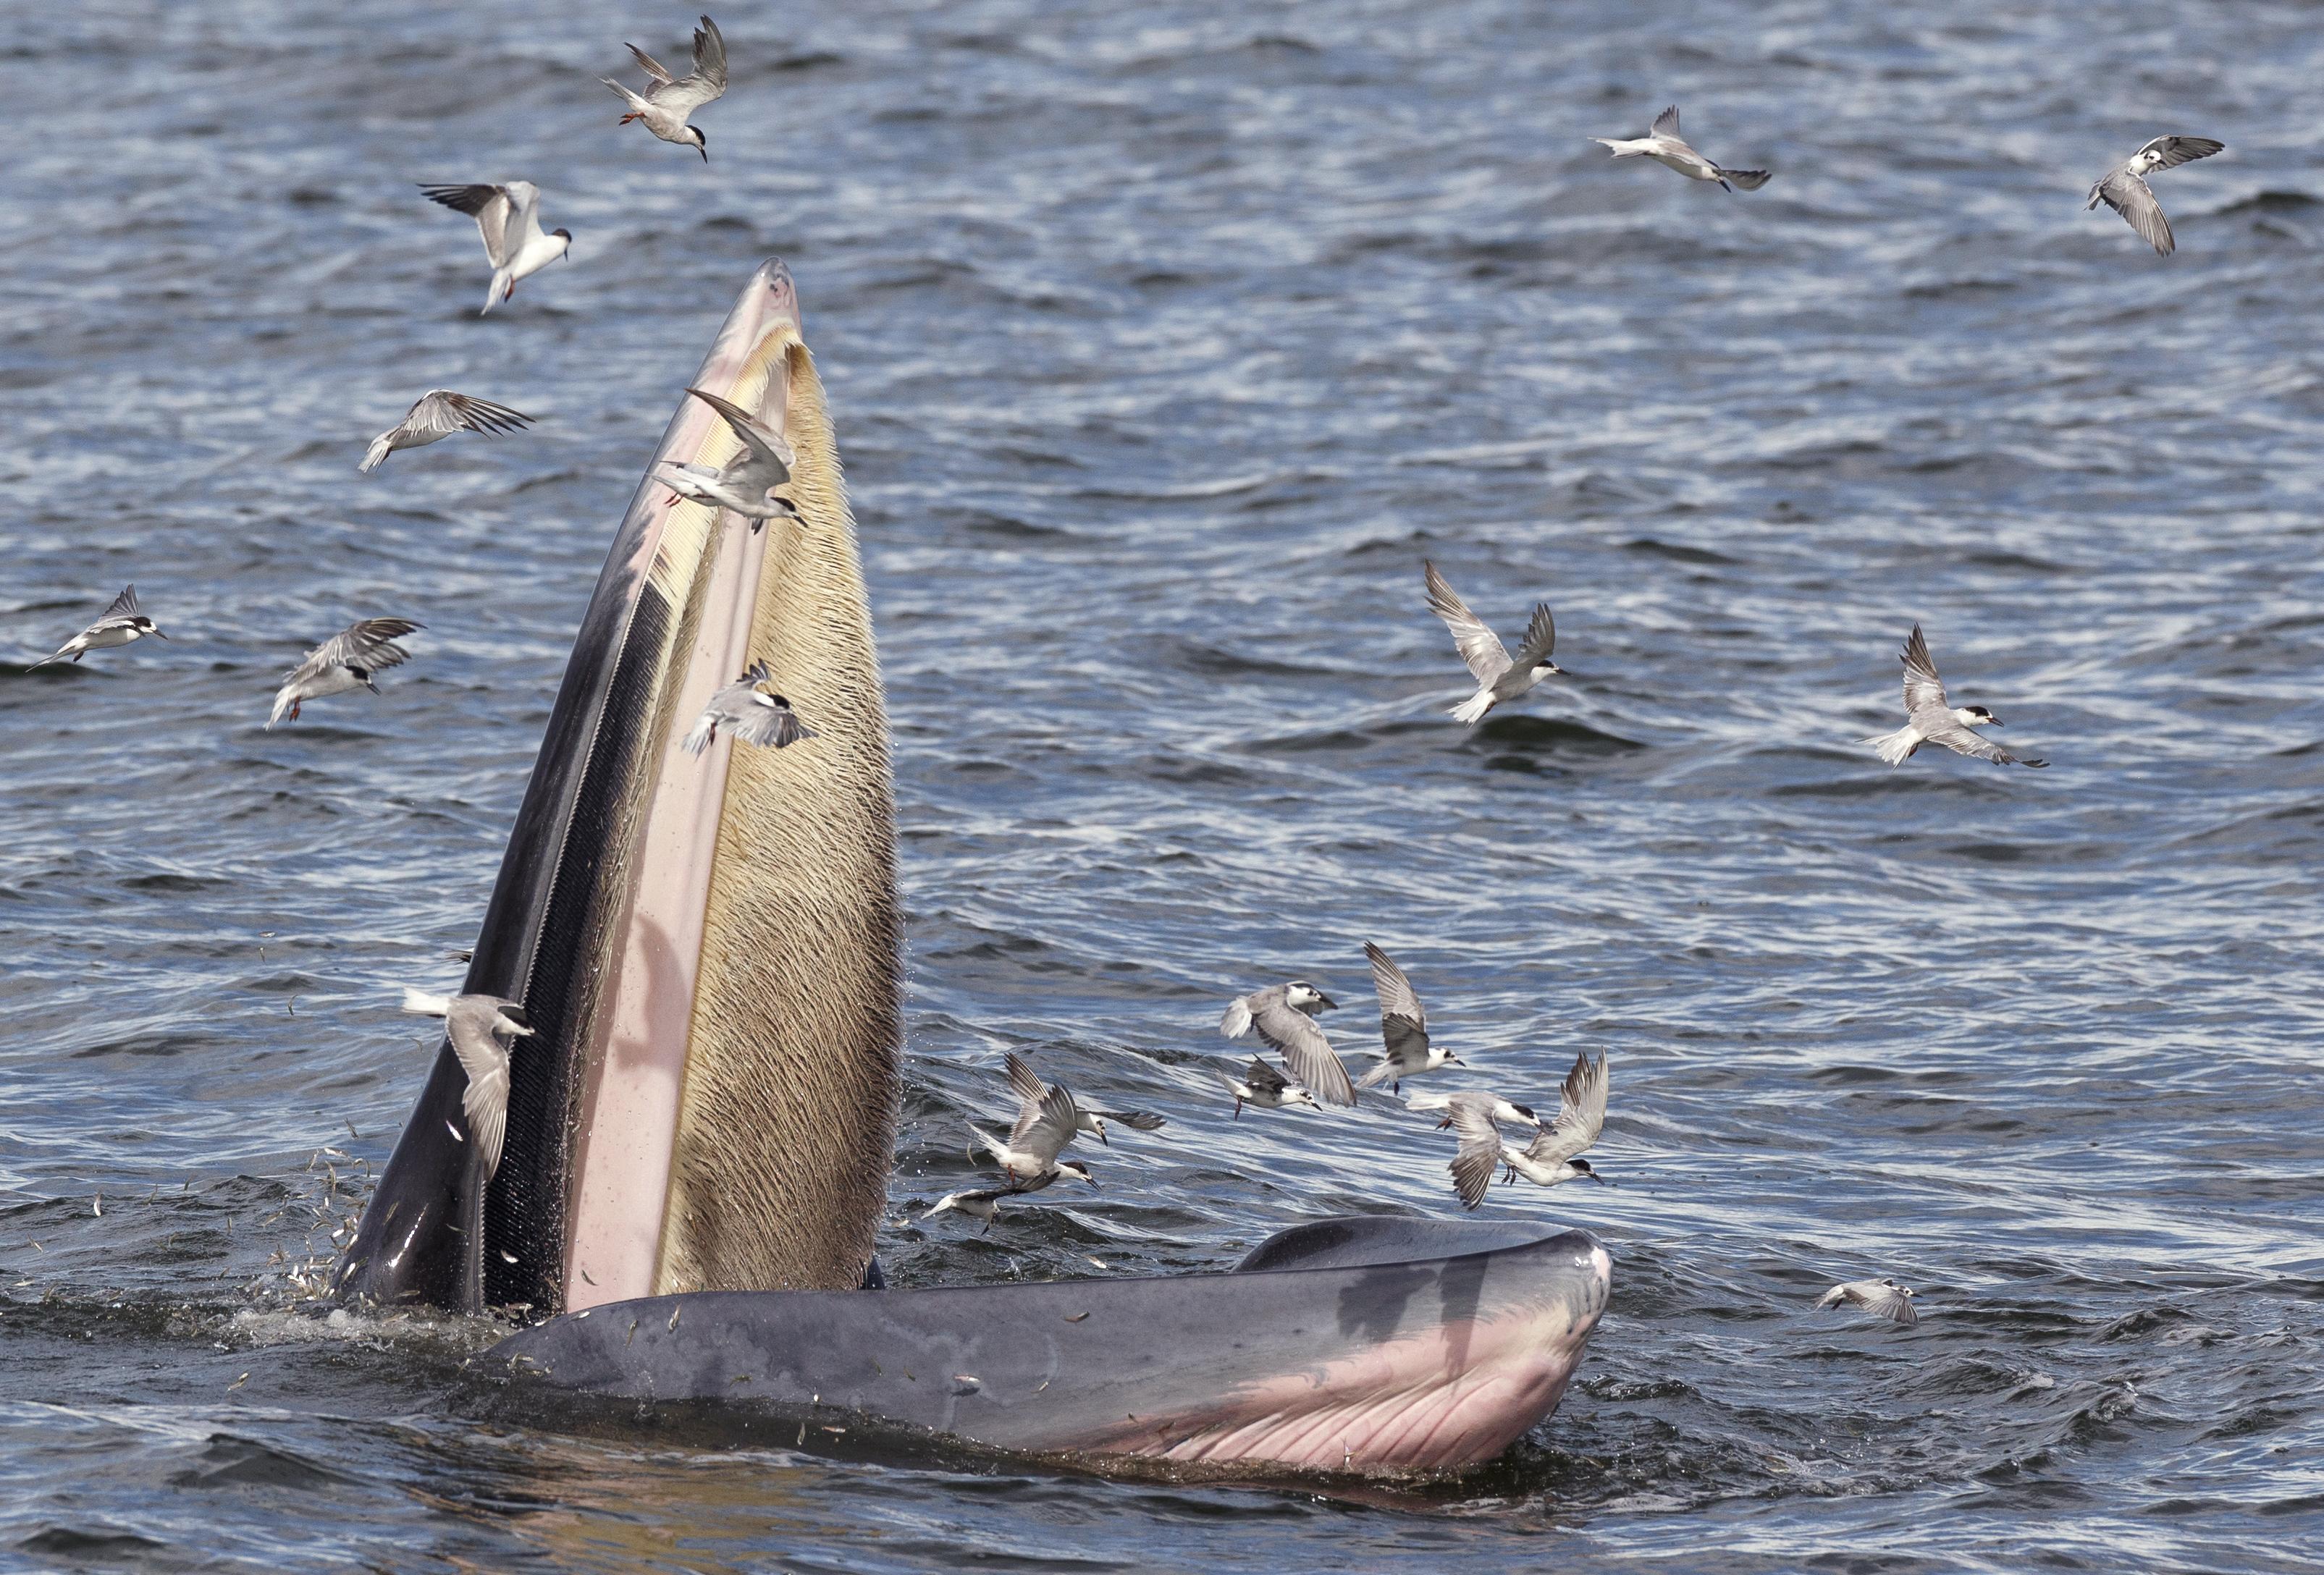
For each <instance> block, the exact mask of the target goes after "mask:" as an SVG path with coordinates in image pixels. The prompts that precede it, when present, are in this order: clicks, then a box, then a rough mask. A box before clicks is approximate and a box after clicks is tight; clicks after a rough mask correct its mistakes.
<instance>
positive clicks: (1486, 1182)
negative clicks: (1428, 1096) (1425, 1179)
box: [1445, 1102, 1501, 1209]
mask: <svg viewBox="0 0 2324 1575" xmlns="http://www.w3.org/2000/svg"><path fill="white" fill-rule="evenodd" d="M1452 1130H1453V1133H1454V1134H1455V1135H1456V1136H1457V1137H1458V1138H1460V1139H1461V1147H1459V1148H1458V1149H1456V1150H1454V1151H1453V1155H1452V1164H1451V1165H1447V1166H1446V1167H1445V1168H1447V1169H1448V1170H1450V1171H1451V1172H1452V1190H1453V1191H1454V1192H1456V1193H1459V1194H1460V1195H1461V1202H1462V1207H1464V1208H1470V1209H1473V1208H1475V1207H1476V1206H1477V1205H1478V1204H1480V1203H1481V1202H1484V1201H1485V1189H1486V1188H1487V1187H1489V1186H1491V1185H1492V1184H1493V1172H1495V1171H1496V1170H1499V1168H1500V1165H1501V1129H1500V1128H1499V1127H1496V1126H1494V1125H1493V1113H1492V1110H1491V1108H1490V1107H1489V1106H1485V1107H1480V1106H1477V1105H1474V1104H1462V1103H1457V1102H1456V1103H1455V1104H1453V1106H1452Z"/></svg>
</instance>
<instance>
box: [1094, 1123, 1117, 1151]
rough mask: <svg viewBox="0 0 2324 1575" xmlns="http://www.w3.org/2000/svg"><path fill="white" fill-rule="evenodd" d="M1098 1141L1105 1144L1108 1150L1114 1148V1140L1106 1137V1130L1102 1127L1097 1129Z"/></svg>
mask: <svg viewBox="0 0 2324 1575" xmlns="http://www.w3.org/2000/svg"><path fill="white" fill-rule="evenodd" d="M1097 1140H1098V1141H1099V1142H1101V1143H1102V1144H1104V1145H1105V1146H1106V1147H1108V1148H1111V1147H1113V1139H1112V1138H1109V1137H1107V1136H1106V1135H1105V1128H1102V1127H1100V1128H1098V1129H1097Z"/></svg>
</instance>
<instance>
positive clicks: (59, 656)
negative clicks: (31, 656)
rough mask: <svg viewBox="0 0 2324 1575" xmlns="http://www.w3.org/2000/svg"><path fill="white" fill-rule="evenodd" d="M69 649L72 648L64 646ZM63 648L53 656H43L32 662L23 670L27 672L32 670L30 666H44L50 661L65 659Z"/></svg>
mask: <svg viewBox="0 0 2324 1575" xmlns="http://www.w3.org/2000/svg"><path fill="white" fill-rule="evenodd" d="M70 649H72V647H70V646H67V647H65V650H70ZM65 650H60V651H59V652H57V654H56V655H54V656H44V657H42V659H40V660H39V661H36V662H34V663H33V664H32V668H45V667H47V666H48V665H49V664H50V663H51V662H60V661H62V660H64V659H65ZM32 668H25V669H24V670H25V671H26V672H28V673H29V672H31V671H32Z"/></svg>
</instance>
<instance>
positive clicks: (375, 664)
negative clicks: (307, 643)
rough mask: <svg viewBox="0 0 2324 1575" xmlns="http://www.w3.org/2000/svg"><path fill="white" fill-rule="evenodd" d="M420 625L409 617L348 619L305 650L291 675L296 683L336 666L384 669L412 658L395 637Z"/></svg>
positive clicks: (371, 669) (370, 669) (369, 671)
mask: <svg viewBox="0 0 2324 1575" xmlns="http://www.w3.org/2000/svg"><path fill="white" fill-rule="evenodd" d="M419 628H420V625H419V624H417V623H414V622H412V621H411V620H410V619H409V618H366V619H364V620H363V621H362V622H358V623H351V624H349V625H348V626H347V627H346V629H344V630H342V631H339V632H338V633H337V634H335V635H333V636H331V638H330V639H328V640H325V641H324V642H323V643H322V644H320V645H318V646H317V647H316V648H315V649H313V650H311V651H309V652H308V653H307V659H306V660H305V661H303V662H300V664H299V667H298V669H297V670H296V671H295V672H293V673H292V674H291V681H292V682H293V683H296V682H297V681H298V680H299V679H300V678H311V677H316V676H317V675H318V674H321V673H326V672H328V671H329V670H330V669H331V668H339V667H345V668H357V669H359V670H361V671H363V672H366V673H377V672H383V671H385V670H386V669H387V668H392V667H394V666H396V665H397V664H399V663H401V662H405V661H409V660H410V659H411V653H410V651H408V650H406V649H403V648H402V647H401V646H400V645H397V644H396V643H395V641H396V640H399V639H401V638H402V637H403V636H404V635H407V634H410V633H411V632H412V631H414V630H417V629H419Z"/></svg>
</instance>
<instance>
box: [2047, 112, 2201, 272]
mask: <svg viewBox="0 0 2324 1575" xmlns="http://www.w3.org/2000/svg"><path fill="white" fill-rule="evenodd" d="M2226 146H2227V143H2215V142H2213V141H2212V140H2211V139H2210V138H2209V137H2157V138H2155V139H2154V140H2153V142H2151V143H2147V144H2146V145H2145V146H2144V147H2143V148H2141V149H2139V150H2138V152H2135V153H2133V154H2132V155H2131V156H2130V157H2129V158H2127V159H2125V160H2124V161H2122V162H2121V163H2119V164H2116V166H2115V167H2114V168H2113V169H2111V170H2107V172H2106V174H2105V175H2104V176H2103V177H2102V178H2101V179H2100V180H2099V181H2098V184H2097V185H2095V186H2093V187H2091V188H2090V200H2089V206H2088V207H2084V208H2083V209H2082V211H2083V212H2084V213H2088V212H2089V210H2090V208H2093V207H2098V204H2099V203H2101V202H2103V203H2105V204H2106V205H2107V207H2110V208H2112V209H2114V210H2115V212H2116V213H2118V214H2120V215H2122V216H2123V218H2124V219H2125V220H2126V221H2127V222H2128V223H2129V225H2130V227H2131V228H2132V229H2134V230H2136V231H2137V232H2138V233H2139V234H2140V235H2142V236H2144V238H2145V241H2146V244H2148V245H2150V246H2152V247H2153V248H2154V250H2155V252H2156V253H2158V254H2160V255H2162V256H2164V257H2168V256H2169V255H2171V253H2172V252H2173V251H2174V250H2176V249H2177V247H2178V244H2179V243H2178V242H2177V241H2175V240H2173V239H2172V235H2171V221H2170V220H2169V219H2167V218H2164V217H2163V205H2162V204H2161V203H2159V202H2157V201H2155V200H2154V192H2153V189H2151V188H2150V187H2148V185H2147V184H2146V177H2147V176H2149V175H2151V174H2153V172H2154V171H2155V170H2169V169H2172V168H2174V167H2176V166H2178V165H2181V164H2191V163H2193V162H2194V161H2196V160H2198V159H2208V158H2209V157H2210V156H2211V155H2212V154H2213V153H2216V152H2220V151H2221V150H2222V149H2224V148H2225V147H2226Z"/></svg>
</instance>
